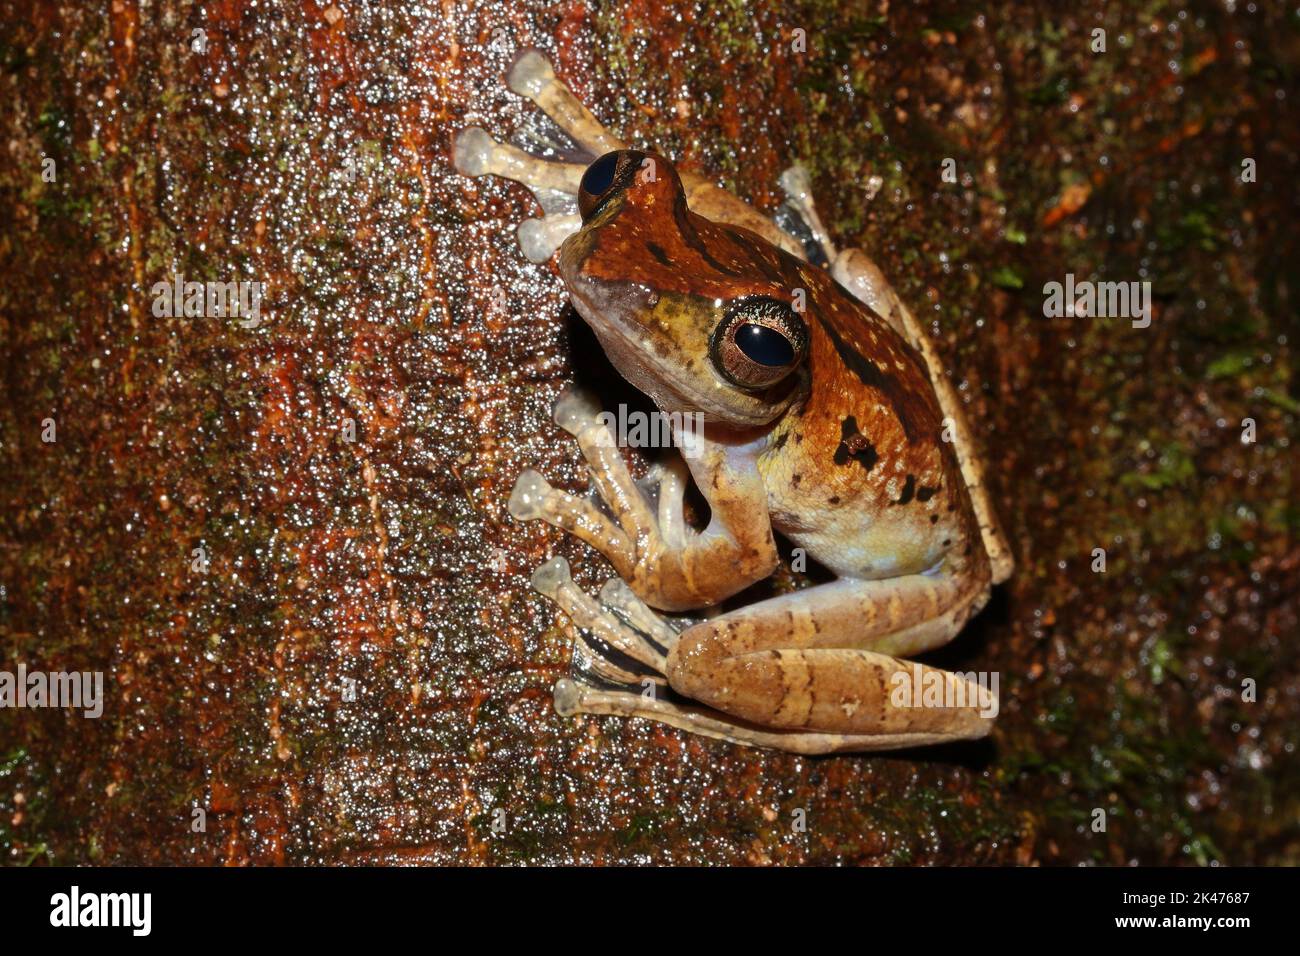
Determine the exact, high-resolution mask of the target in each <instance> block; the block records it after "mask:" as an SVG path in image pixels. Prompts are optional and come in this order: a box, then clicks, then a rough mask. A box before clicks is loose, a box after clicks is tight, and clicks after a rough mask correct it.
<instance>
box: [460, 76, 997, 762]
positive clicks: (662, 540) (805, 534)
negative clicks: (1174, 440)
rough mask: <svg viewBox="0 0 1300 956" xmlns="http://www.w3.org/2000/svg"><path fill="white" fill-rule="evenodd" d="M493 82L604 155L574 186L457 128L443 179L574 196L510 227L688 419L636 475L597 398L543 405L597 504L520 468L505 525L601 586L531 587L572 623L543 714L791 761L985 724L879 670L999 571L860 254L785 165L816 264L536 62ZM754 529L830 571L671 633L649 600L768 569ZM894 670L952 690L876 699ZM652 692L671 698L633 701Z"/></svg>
mask: <svg viewBox="0 0 1300 956" xmlns="http://www.w3.org/2000/svg"><path fill="white" fill-rule="evenodd" d="M508 83H509V85H510V88H511V89H512V90H514V91H515V92H518V93H520V94H521V95H523V96H527V97H528V98H529V99H531V100H532V101H533V102H534V103H536V104H537V105H538V106H539V107H540V108H541V109H542V110H543V111H544V112H546V114H547V115H548V116H549V117H550V118H551V119H552V120H553V121H554V122H555V123H556V124H557V125H558V126H560V128H561V129H563V130H564V131H565V133H566V134H567V135H568V136H569V137H570V138H571V139H572V140H573V141H574V142H576V143H579V144H581V145H582V146H583V147H584V148H586V149H587V150H588V151H589V153H590V154H591V155H592V156H593V157H594V156H600V155H601V154H602V153H604V154H605V155H604V156H602V158H601V159H599V160H597V161H596V162H595V163H593V164H592V165H591V166H590V167H589V168H587V169H586V170H585V171H583V170H581V169H579V168H577V167H575V166H573V165H569V164H564V163H559V162H553V161H548V160H543V159H539V158H537V157H532V156H530V155H528V154H526V153H524V152H522V151H521V150H519V149H517V148H515V147H512V146H509V145H508V144H503V143H499V142H497V141H496V140H494V139H492V138H491V136H489V135H488V134H487V133H486V131H484V130H481V129H477V128H470V129H467V130H465V131H463V132H462V133H461V135H460V136H458V137H457V140H456V144H455V149H454V159H455V162H456V164H457V167H458V168H460V169H461V170H462V171H464V172H466V173H467V174H468V175H499V176H507V177H509V178H513V179H516V180H518V181H520V182H524V183H526V184H527V185H529V186H530V187H531V188H532V189H533V190H534V192H535V193H537V194H538V196H539V198H540V197H546V198H547V201H548V202H552V203H553V202H554V201H555V197H556V195H557V194H559V195H563V196H567V197H570V201H571V202H572V203H573V205H575V206H576V207H577V209H578V212H579V213H580V216H579V215H573V214H571V213H569V212H563V211H561V212H556V213H553V214H548V215H547V216H546V217H545V218H544V219H542V220H530V221H529V222H526V223H524V224H523V225H522V226H521V227H520V231H519V238H520V245H521V247H522V248H523V249H524V251H525V254H527V255H528V256H529V258H531V259H533V260H534V261H538V262H540V261H545V260H546V259H548V258H549V257H550V256H551V255H552V254H553V253H554V251H555V249H556V248H557V247H559V250H560V255H559V267H560V274H561V276H562V278H563V279H564V282H565V285H566V286H567V288H568V290H569V293H570V295H571V297H572V299H573V302H574V305H575V307H576V308H577V310H578V312H579V313H580V314H581V315H582V317H583V318H584V319H585V320H586V321H587V322H588V324H589V325H590V326H591V327H592V329H593V330H594V331H595V333H596V335H597V337H598V338H599V340H600V342H601V345H602V347H603V348H604V350H605V352H606V354H607V355H608V357H609V358H610V360H611V361H612V362H613V364H614V366H615V367H616V368H617V369H618V370H619V372H620V373H621V374H622V375H623V376H624V377H625V378H626V379H628V381H630V382H631V383H632V384H633V385H635V386H636V387H637V388H639V389H640V390H641V391H643V392H644V393H645V394H646V395H648V396H649V397H650V398H652V399H653V400H654V402H655V403H656V405H657V406H658V407H659V408H660V409H661V410H662V411H663V412H666V413H669V414H675V415H678V416H680V415H682V414H683V413H699V414H702V416H703V418H704V421H705V427H704V433H703V435H702V436H696V437H697V438H698V443H697V445H696V446H695V447H694V448H693V449H692V450H689V451H683V454H682V456H681V457H680V458H677V457H675V456H670V458H669V459H668V460H667V461H665V462H664V463H662V464H660V465H656V466H655V467H654V468H653V469H652V470H651V473H650V474H649V475H648V476H647V477H646V478H645V479H643V480H640V481H638V480H634V479H633V478H632V476H631V474H630V472H629V470H628V468H627V465H626V462H625V461H624V458H623V456H622V454H621V452H620V451H619V449H618V448H617V447H615V443H614V440H613V438H612V436H611V434H610V432H609V430H608V428H607V427H606V426H605V425H604V423H602V422H601V420H600V418H599V413H600V410H601V403H600V402H599V401H598V400H596V399H594V398H592V397H589V396H584V395H581V394H579V393H576V392H574V391H570V392H568V393H566V394H565V395H563V396H562V397H561V398H560V400H559V401H558V402H557V403H556V406H555V420H556V422H557V423H558V424H560V425H561V426H562V427H563V428H564V429H565V430H566V431H568V432H569V433H570V434H572V435H573V436H574V437H575V438H576V439H577V441H578V446H579V448H580V449H581V451H582V454H583V457H584V458H585V459H586V461H587V464H588V467H589V469H590V473H591V478H592V486H593V491H594V495H593V496H591V497H580V496H575V495H571V494H568V493H566V492H564V491H561V490H558V489H555V488H553V487H551V486H550V485H549V484H548V483H547V482H546V480H545V479H544V478H543V477H542V476H541V475H540V474H538V473H537V472H535V471H531V470H526V471H525V472H523V473H522V474H521V475H520V476H519V479H518V480H517V482H516V483H515V488H514V491H513V492H512V494H511V497H510V503H509V508H510V513H511V515H513V516H514V517H515V518H517V519H519V520H531V519H541V520H544V521H547V522H549V523H551V524H553V525H555V526H557V527H560V528H563V529H565V530H566V531H568V532H570V533H572V534H574V535H576V536H577V537H579V538H581V539H582V540H583V541H586V542H587V543H589V544H591V545H592V546H593V547H594V548H596V549H598V550H599V551H600V552H601V553H602V554H603V555H604V556H605V557H606V558H608V559H609V561H610V562H611V563H612V564H613V566H614V568H615V569H616V570H617V572H618V578H614V579H611V580H610V581H607V582H606V585H605V587H604V588H602V589H601V592H600V594H599V596H598V598H596V599H593V598H592V597H591V596H589V595H587V594H586V593H585V592H583V591H582V589H580V588H578V587H577V586H576V585H575V584H574V583H573V581H572V579H571V578H570V577H569V572H568V565H567V563H566V562H564V560H563V559H559V558H556V559H553V560H551V561H548V562H547V563H546V564H544V565H542V566H541V567H540V568H538V569H537V571H536V572H535V573H534V575H533V579H532V580H533V585H534V587H536V588H537V589H538V590H539V591H541V592H542V593H543V594H546V595H547V596H548V597H550V598H551V599H552V600H554V601H555V602H556V603H557V604H558V605H559V606H560V607H561V608H562V609H563V610H564V612H565V614H566V615H567V616H568V617H569V619H570V620H571V621H572V622H573V623H574V624H575V625H576V626H577V627H578V629H579V630H578V640H577V641H576V642H575V653H574V660H575V674H574V678H573V679H562V680H560V681H559V682H558V683H557V684H556V686H555V707H556V710H557V711H558V712H560V713H561V714H574V713H591V714H619V715H623V716H631V717H645V718H649V719H652V720H658V721H662V722H665V723H668V724H671V725H673V726H676V727H681V728H684V729H686V730H689V731H691V732H694V733H699V734H705V735H708V736H712V737H717V738H721V739H724V740H729V741H735V742H738V743H744V744H748V745H751V746H761V747H776V748H781V749H785V750H791V751H796V752H800V753H826V752H829V751H838V750H855V751H865V750H886V749H892V748H897V747H907V746H917V745H922V744H929V743H937V742H940V741H946V740H955V739H962V738H972V737H980V736H983V735H984V734H987V733H988V731H989V729H990V728H991V727H992V722H993V718H994V716H995V715H996V710H997V701H996V691H995V690H992V691H991V690H989V689H985V688H977V687H976V685H975V684H974V683H972V682H971V681H969V680H967V679H964V678H962V677H961V675H954V674H948V673H946V672H944V671H940V670H937V669H935V668H931V667H925V666H922V665H919V664H914V663H912V662H909V661H904V660H899V659H898V658H899V657H904V656H908V655H912V654H916V653H919V652H922V651H925V650H928V649H930V648H933V647H936V646H938V645H940V644H942V643H944V642H945V641H948V640H950V639H951V638H952V637H953V636H954V635H955V634H956V633H957V632H958V631H959V630H960V629H961V627H962V625H963V624H964V623H965V622H966V620H967V619H968V618H969V617H970V615H971V614H973V613H975V612H976V611H977V610H979V608H980V607H981V606H982V605H983V603H984V602H985V601H986V600H987V598H988V594H989V589H990V586H991V581H992V580H994V579H997V580H1001V579H1002V578H1005V576H1006V575H1007V574H1009V573H1010V570H1011V558H1010V554H1009V552H1008V551H1007V549H1006V547H1005V542H1004V541H1003V540H1002V538H1001V535H1000V533H999V532H998V530H997V526H996V518H995V516H994V515H993V510H992V507H991V504H990V502H989V499H988V496H987V494H986V492H985V491H984V490H983V487H982V473H981V472H982V470H981V468H980V466H979V462H978V459H977V458H976V457H975V456H974V454H973V451H972V447H971V442H970V437H969V432H968V430H967V428H966V426H965V422H964V416H963V415H962V411H961V407H960V402H959V401H958V399H957V397H956V395H955V393H954V391H953V389H952V387H951V385H950V384H949V383H948V381H947V379H946V377H945V376H944V373H943V369H942V366H941V365H940V363H939V359H938V356H937V355H936V354H935V352H934V349H933V346H931V345H930V343H929V342H928V340H927V339H926V338H925V335H924V333H923V331H922V330H921V328H920V326H919V323H917V322H916V320H915V319H914V318H913V317H912V316H911V313H910V312H908V310H907V309H906V307H905V306H904V305H903V304H902V303H901V301H899V300H898V297H897V296H896V295H895V294H894V292H893V290H892V289H891V288H889V284H888V282H886V281H885V279H884V276H883V274H882V273H881V272H880V270H879V269H878V268H877V267H876V266H875V265H874V264H872V263H871V261H870V259H869V258H868V257H867V256H866V255H865V254H864V253H862V252H861V251H860V250H852V249H847V250H842V251H840V252H836V251H835V250H834V248H833V247H832V246H831V245H830V242H829V239H828V238H827V237H826V235H825V232H824V230H822V229H821V227H820V222H819V219H818V217H817V216H816V211H815V209H813V207H812V204H811V199H810V198H809V197H808V195H807V193H808V190H807V188H805V186H804V185H802V183H804V182H806V180H805V179H801V177H800V175H799V172H798V170H789V171H787V174H794V175H793V178H789V179H787V176H785V175H783V177H782V179H783V181H782V188H783V189H785V190H786V192H787V195H788V196H790V199H791V203H792V205H793V206H794V208H795V209H796V210H797V212H798V214H799V215H800V216H801V218H803V219H804V222H805V225H807V226H808V227H809V231H810V232H811V233H812V236H813V240H814V241H815V242H817V243H818V244H819V245H820V246H821V249H822V253H823V254H824V255H825V256H826V260H827V261H828V262H829V263H830V269H831V272H829V273H828V272H826V271H824V270H822V269H820V268H817V267H814V266H812V265H809V264H808V263H806V262H805V261H803V260H802V259H801V258H800V257H799V253H800V252H801V244H800V243H799V242H798V241H796V240H795V239H794V238H793V237H792V236H790V235H788V234H787V233H785V232H784V231H783V230H781V229H779V228H778V227H777V226H776V225H775V224H774V223H772V222H770V221H768V220H766V219H765V218H763V217H762V216H760V215H759V214H758V213H757V212H755V211H754V210H753V209H751V208H750V207H749V206H747V205H745V204H744V203H743V202H741V201H740V200H739V199H737V198H736V197H734V196H731V195H730V194H729V193H727V192H726V191H725V190H721V189H718V188H717V187H715V186H712V185H711V184H707V183H705V182H703V181H702V180H700V179H699V178H698V177H691V178H690V180H689V184H688V189H687V190H685V191H683V188H682V184H681V181H680V180H679V178H678V176H677V173H676V172H675V171H674V169H673V167H672V165H671V164H670V163H669V162H668V161H667V160H665V159H664V158H663V157H660V156H657V155H654V154H652V153H641V152H636V151H632V150H628V149H627V148H626V146H624V144H622V142H621V141H619V140H617V138H615V137H613V136H611V135H610V134H609V132H608V131H607V130H605V129H604V128H603V127H602V126H601V125H600V124H599V123H598V122H597V121H596V120H595V118H594V117H593V116H592V115H591V113H590V111H588V110H587V109H586V108H585V107H584V106H583V105H582V104H581V103H580V102H579V101H578V100H577V99H576V97H574V96H573V94H572V92H571V91H569V90H568V89H567V88H566V87H565V86H564V84H563V83H562V82H560V81H559V79H558V78H557V77H556V76H555V73H554V71H553V69H552V68H551V66H550V64H549V63H547V62H546V60H545V58H544V57H542V56H541V55H540V54H538V53H536V51H529V52H526V53H524V54H522V55H521V56H520V58H519V59H518V60H516V62H515V64H514V65H512V67H511V69H510V73H509V75H508ZM525 227H527V228H525ZM561 242H562V243H563V245H562V246H560V243H561ZM837 280H838V281H837ZM841 283H843V284H841ZM868 303H870V305H868ZM755 325H756V326H757V328H755ZM765 330H766V332H765ZM742 332H744V334H745V335H746V339H745V342H746V345H745V347H742V346H741V345H740V344H739V342H740V340H739V339H738V338H737V337H738V336H739V335H740V334H741V333H742ZM755 333H762V334H758V335H757V337H756V336H755ZM773 333H779V338H778V339H773V337H772V335H773ZM679 420H680V419H679ZM949 439H951V443H950V442H949ZM688 469H689V477H690V478H691V479H693V480H694V483H695V485H696V486H697V487H698V489H699V491H700V493H701V494H702V495H703V496H704V498H705V500H706V501H707V503H708V506H709V521H708V524H707V526H706V527H705V528H703V529H695V528H691V527H688V526H687V525H686V523H685V520H684V508H683V494H684V492H685V489H686V482H687V474H686V471H687V470H688ZM774 531H779V532H782V533H783V534H785V535H786V536H787V537H789V538H790V539H791V540H792V541H793V542H794V543H795V544H797V545H799V546H801V547H803V548H804V549H806V551H807V553H808V556H809V557H811V558H812V559H814V560H817V561H820V562H821V563H822V564H823V565H825V566H826V567H828V568H830V569H831V570H832V571H834V572H835V573H836V575H837V579H836V580H835V581H833V582H831V583H829V584H822V585H817V586H815V587H810V588H806V589H804V590H801V591H797V592H794V593H791V594H786V595H782V596H780V597H777V598H774V599H771V600H767V601H761V602H758V603H756V604H751V605H749V606H746V607H742V608H740V609H738V610H734V611H730V612H728V613H725V614H716V615H713V616H711V617H708V618H706V619H705V620H703V621H701V622H699V623H697V624H693V625H690V626H686V624H685V622H671V621H669V620H665V619H664V618H662V617H660V616H659V615H658V614H657V613H656V612H655V611H654V610H652V608H660V609H664V610H674V611H676V610H691V609H701V608H713V607H715V606H716V605H717V604H718V603H719V602H721V601H722V600H723V599H725V598H727V597H728V596H730V595H733V594H736V593H738V592H739V591H741V590H742V589H744V588H746V587H748V586H749V585H751V584H753V583H754V582H756V581H759V580H761V579H762V578H764V577H766V576H768V575H769V574H771V573H772V571H773V569H774V568H775V567H776V563H777V561H778V552H777V549H776V543H775V538H774ZM593 640H595V641H596V642H597V643H592V641H593ZM610 648H612V649H614V650H616V651H618V652H619V655H609V654H608V653H607V652H608V650H609V649H610ZM628 660H630V661H631V662H632V663H631V664H629V663H628ZM909 676H910V677H911V679H912V680H913V683H914V684H915V683H916V682H917V681H921V682H924V683H927V684H930V685H932V686H936V687H940V688H941V689H946V690H947V691H950V692H956V691H960V692H961V694H960V695H958V694H953V695H951V696H952V698H954V699H949V700H945V701H943V702H938V703H925V704H923V705H920V706H918V705H917V704H916V703H915V702H908V701H907V700H903V699H896V697H895V695H894V693H893V692H894V691H895V690H897V689H898V683H897V682H898V680H899V679H900V678H903V677H909ZM608 682H613V683H615V684H621V685H625V686H624V687H623V688H622V689H609V687H608ZM647 683H649V684H652V685H655V686H657V687H662V686H664V685H669V686H671V688H672V690H673V691H675V692H676V693H677V694H678V695H681V697H680V698H677V699H672V698H671V697H667V698H665V697H660V696H659V694H658V693H657V691H656V692H655V693H646V692H645V691H644V688H645V685H646V684H647ZM653 689H654V687H652V688H651V690H653ZM962 695H964V696H962ZM682 698H685V699H682ZM701 705H702V706H701Z"/></svg>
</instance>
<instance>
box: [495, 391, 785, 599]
mask: <svg viewBox="0 0 1300 956" xmlns="http://www.w3.org/2000/svg"><path fill="white" fill-rule="evenodd" d="M599 413H600V408H599V405H598V404H596V403H595V402H594V401H592V400H591V399H589V398H587V397H585V396H584V395H582V394H581V393H580V392H578V391H577V390H575V389H571V390H569V391H568V392H566V393H565V394H564V395H563V396H561V398H560V399H559V401H557V402H556V405H555V421H556V424H558V425H559V426H560V427H561V428H563V429H564V430H565V431H567V432H569V434H571V435H573V436H574V437H575V438H576V439H577V440H578V447H579V448H580V449H581V450H582V454H583V456H584V457H585V458H586V460H587V465H588V468H589V470H590V473H591V478H592V483H593V485H594V487H595V491H596V494H597V500H595V501H593V500H591V499H589V498H578V497H575V496H573V495H570V494H567V493H565V492H563V491H559V490H557V489H555V488H552V487H551V486H550V485H549V484H548V483H547V482H546V480H545V479H544V478H543V477H542V476H541V475H539V474H538V473H537V472H535V471H531V470H529V471H525V472H524V473H523V474H521V475H520V476H519V479H518V481H517V482H516V483H515V488H514V491H513V492H512V493H511V496H510V503H509V509H510V513H511V514H512V515H513V516H514V517H515V518H518V519H520V520H529V519H534V518H540V519H542V520H543V521H546V522H548V523H549V524H552V525H555V526H556V527H557V528H563V529H564V530H565V531H568V532H570V533H571V534H573V535H576V536H577V537H579V538H581V539H582V540H583V541H586V542H587V543H588V544H590V545H591V546H592V547H594V548H596V550H598V551H600V553H601V554H603V555H604V556H605V557H606V558H607V559H609V562H610V563H611V564H613V565H614V568H615V569H616V570H617V571H618V574H619V576H620V577H621V578H622V579H623V580H624V581H626V582H627V583H628V585H629V586H630V587H631V588H632V590H633V591H634V592H635V593H636V594H637V595H639V596H640V597H641V598H642V599H643V600H644V601H645V602H646V603H648V604H650V605H652V606H654V607H657V608H661V609H663V610H667V611H684V610H690V609H692V608H700V607H707V606H709V605H712V604H716V603H717V602H719V601H721V600H723V599H724V598H727V597H730V596H731V595H733V594H735V593H736V592H738V591H741V590H743V589H745V588H747V587H749V585H751V584H753V583H754V582H755V581H758V580H761V579H762V578H765V577H767V576H768V575H769V574H771V573H772V572H773V571H774V570H775V569H776V564H777V560H778V556H777V550H776V542H775V540H774V539H773V537H772V526H771V521H770V519H769V518H768V512H767V493H766V490H765V489H764V487H763V483H762V478H761V477H760V476H759V473H758V469H757V468H756V467H754V466H753V464H752V461H750V460H748V459H744V456H745V455H746V454H748V453H747V452H745V451H744V450H736V449H735V448H732V447H729V446H727V445H724V444H721V443H719V442H716V441H712V440H710V439H708V438H706V437H704V436H702V435H692V436H691V442H692V444H691V445H690V446H688V448H690V450H691V451H692V455H691V460H690V467H691V470H692V471H693V472H694V473H695V474H696V476H697V484H698V485H699V487H700V491H701V493H702V494H703V495H704V498H705V500H706V501H708V503H709V508H710V511H711V512H712V514H711V517H710V520H709V524H708V526H707V527H706V528H705V529H704V530H703V531H696V530H694V529H692V528H690V527H688V526H687V524H686V522H685V520H684V517H683V497H684V495H685V492H686V478H685V475H684V474H683V469H682V468H681V467H680V463H679V462H678V461H674V463H673V464H671V465H668V466H660V467H659V468H657V469H655V470H653V471H652V472H651V474H650V476H649V481H648V482H647V483H646V487H645V488H643V487H642V486H641V485H638V483H637V482H636V481H635V480H634V479H633V478H632V475H631V472H630V471H629V470H628V467H627V463H626V462H625V461H624V460H623V454H622V452H621V451H620V450H619V448H618V447H617V444H616V443H615V440H614V436H613V435H612V434H611V433H610V431H609V429H608V428H607V427H606V426H605V424H604V423H603V422H601V421H600V418H599ZM742 459H743V460H742ZM747 462H748V467H746V463H747ZM701 476H706V477H704V480H699V479H700V477H701ZM652 496H653V497H654V498H657V501H653V502H652V500H651V498H652ZM602 506H603V507H602Z"/></svg>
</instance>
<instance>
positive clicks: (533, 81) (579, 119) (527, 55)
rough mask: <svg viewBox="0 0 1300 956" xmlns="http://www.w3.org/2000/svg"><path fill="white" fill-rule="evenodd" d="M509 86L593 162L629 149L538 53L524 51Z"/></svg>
mask: <svg viewBox="0 0 1300 956" xmlns="http://www.w3.org/2000/svg"><path fill="white" fill-rule="evenodd" d="M506 86H508V87H510V91H511V92H512V93H517V94H519V95H520V96H526V97H528V99H530V100H532V101H533V102H534V103H536V104H537V105H538V107H540V108H541V110H542V112H543V113H545V114H546V115H547V116H549V117H550V118H551V121H552V122H554V123H555V125H556V126H558V127H559V128H560V129H562V130H563V131H564V133H565V134H566V135H567V136H568V137H569V138H570V139H572V140H573V141H574V142H575V143H577V144H578V145H579V146H581V147H582V148H583V149H584V150H586V151H587V152H588V153H589V154H590V155H591V158H592V159H595V158H596V157H597V156H603V155H604V154H605V153H612V152H614V151H615V150H620V149H626V148H627V145H626V144H625V143H624V142H623V141H622V140H621V139H619V138H618V137H617V136H614V135H613V134H612V133H610V132H609V130H607V129H605V127H604V126H602V125H601V124H600V121H599V120H597V119H596V117H594V116H593V115H592V114H591V111H590V110H589V109H587V107H585V106H583V105H582V101H581V100H579V99H578V98H577V97H576V96H574V95H573V92H572V91H571V90H570V89H569V88H568V87H567V86H565V85H564V84H563V83H562V82H560V80H559V79H558V78H557V77H556V75H555V70H554V69H553V68H552V67H551V62H550V60H548V59H546V57H544V56H543V55H542V54H541V53H539V52H538V51H537V50H524V51H523V52H522V53H520V54H519V56H517V57H516V58H515V61H514V63H512V64H511V65H510V70H509V71H508V72H507V73H506Z"/></svg>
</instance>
